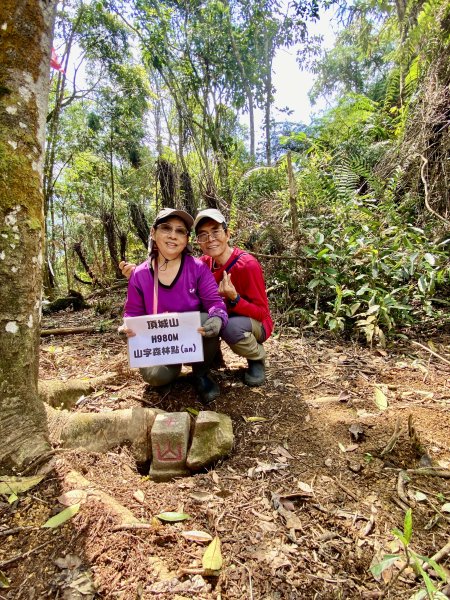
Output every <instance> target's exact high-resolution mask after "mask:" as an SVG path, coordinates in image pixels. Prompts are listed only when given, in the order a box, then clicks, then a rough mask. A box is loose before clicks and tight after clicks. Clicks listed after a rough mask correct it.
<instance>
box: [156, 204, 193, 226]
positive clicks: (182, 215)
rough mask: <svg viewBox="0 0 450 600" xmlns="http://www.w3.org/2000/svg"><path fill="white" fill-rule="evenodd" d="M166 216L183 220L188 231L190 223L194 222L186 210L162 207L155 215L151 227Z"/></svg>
mask: <svg viewBox="0 0 450 600" xmlns="http://www.w3.org/2000/svg"><path fill="white" fill-rule="evenodd" d="M168 217H178V218H179V219H181V220H182V221H183V223H184V224H185V225H186V227H187V229H189V231H190V230H191V229H192V225H193V224H194V219H193V218H192V217H191V215H190V214H189V213H187V212H186V211H184V210H178V209H176V208H162V209H161V210H160V211H159V213H158V214H157V215H156V219H155V221H154V223H153V227H156V225H158V223H160V222H161V221H162V220H163V219H167V218H168Z"/></svg>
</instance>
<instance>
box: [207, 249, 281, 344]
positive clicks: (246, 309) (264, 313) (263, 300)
mask: <svg viewBox="0 0 450 600" xmlns="http://www.w3.org/2000/svg"><path fill="white" fill-rule="evenodd" d="M242 252H244V253H245V250H241V249H240V248H233V252H232V253H231V256H230V258H229V259H228V261H227V262H226V264H225V265H223V266H220V267H217V266H216V265H214V261H213V259H212V258H211V256H205V255H203V256H201V257H200V260H202V261H203V262H205V263H206V264H207V265H208V267H209V268H210V270H211V272H212V274H213V275H214V278H215V280H216V281H217V283H218V284H219V283H220V282H221V281H222V277H223V272H224V271H225V270H226V269H227V267H228V266H229V265H230V264H231V263H232V262H233V261H234V260H235V259H236V257H237V256H238V255H239V254H241V253H242ZM213 265H214V266H213ZM228 274H229V275H230V276H231V283H232V284H233V285H234V287H235V288H236V291H237V293H238V294H239V295H240V297H241V299H240V300H239V302H238V303H237V305H236V306H231V305H230V303H229V301H227V303H226V304H227V310H228V314H229V315H240V316H242V317H250V318H251V319H255V320H256V321H259V322H260V323H262V325H263V327H264V331H265V332H266V336H267V338H268V337H269V336H270V334H271V333H272V331H273V321H272V317H271V316H270V310H269V302H268V300H267V294H266V285H265V283H264V275H263V272H262V268H261V265H260V264H259V262H258V261H257V260H256V258H255V257H254V256H252V255H251V254H247V253H245V254H243V255H242V256H240V258H239V259H238V260H237V261H236V262H235V263H234V265H233V266H232V267H231V269H230V270H229V271H228Z"/></svg>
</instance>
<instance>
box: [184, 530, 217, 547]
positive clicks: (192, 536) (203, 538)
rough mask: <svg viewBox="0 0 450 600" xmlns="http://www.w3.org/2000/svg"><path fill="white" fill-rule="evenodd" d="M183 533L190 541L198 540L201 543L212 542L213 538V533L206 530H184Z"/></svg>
mask: <svg viewBox="0 0 450 600" xmlns="http://www.w3.org/2000/svg"><path fill="white" fill-rule="evenodd" d="M181 535H182V536H183V537H184V538H185V539H187V540H189V541H190V542H198V543H199V544H204V543H206V542H210V541H212V539H213V538H212V535H210V534H209V533H206V531H195V530H192V531H182V532H181Z"/></svg>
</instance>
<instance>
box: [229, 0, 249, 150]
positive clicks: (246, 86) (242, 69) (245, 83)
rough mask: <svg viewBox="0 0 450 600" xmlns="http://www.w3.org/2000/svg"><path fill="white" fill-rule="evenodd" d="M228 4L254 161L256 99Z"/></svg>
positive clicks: (232, 39) (231, 38)
mask: <svg viewBox="0 0 450 600" xmlns="http://www.w3.org/2000/svg"><path fill="white" fill-rule="evenodd" d="M227 4H228V10H229V11H230V14H229V19H228V31H229V34H230V41H231V47H232V49H233V54H234V58H235V59H236V63H237V66H238V69H239V72H240V74H241V78H242V85H243V87H244V90H245V94H246V96H247V104H248V116H249V121H250V158H251V160H252V161H254V160H255V157H256V147H255V114H254V98H253V92H252V88H251V86H250V83H249V78H248V77H247V74H246V72H245V67H244V63H243V62H242V58H241V53H240V52H239V48H238V46H237V44H236V39H235V37H234V33H233V28H232V25H231V7H230V3H229V2H227Z"/></svg>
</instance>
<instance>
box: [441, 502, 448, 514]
mask: <svg viewBox="0 0 450 600" xmlns="http://www.w3.org/2000/svg"><path fill="white" fill-rule="evenodd" d="M441 511H442V512H446V513H450V502H446V503H445V504H443V505H442V506H441Z"/></svg>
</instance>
